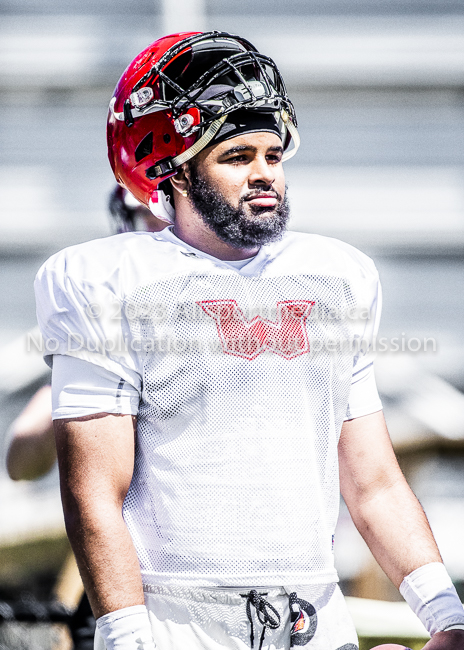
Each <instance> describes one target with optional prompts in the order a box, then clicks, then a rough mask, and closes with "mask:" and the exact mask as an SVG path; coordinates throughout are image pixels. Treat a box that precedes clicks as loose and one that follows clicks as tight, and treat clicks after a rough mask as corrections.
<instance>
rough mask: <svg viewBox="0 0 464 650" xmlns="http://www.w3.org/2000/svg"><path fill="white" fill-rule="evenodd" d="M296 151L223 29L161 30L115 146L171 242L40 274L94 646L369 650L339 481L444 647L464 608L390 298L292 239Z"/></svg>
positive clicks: (456, 634)
mask: <svg viewBox="0 0 464 650" xmlns="http://www.w3.org/2000/svg"><path fill="white" fill-rule="evenodd" d="M298 144H299V138H298V131H297V122H296V117H295V111H294V108H293V105H292V102H291V101H290V98H289V97H288V95H287V92H286V89H285V85H284V82H283V80H282V77H281V75H280V73H279V71H278V69H277V67H276V65H275V63H274V62H273V61H272V60H271V59H270V58H268V57H266V56H264V55H262V54H260V53H259V52H258V51H257V50H256V49H255V48H254V46H253V45H251V43H249V42H248V41H247V40H245V39H243V38H240V37H238V36H232V35H230V34H228V33H223V32H208V33H183V34H174V35H171V36H167V37H165V38H162V39H160V40H158V41H156V42H155V43H153V44H151V45H150V46H149V47H148V48H146V49H145V50H144V51H143V52H141V53H140V54H139V55H138V56H137V57H136V58H135V59H134V61H133V62H132V63H131V64H130V65H129V66H128V68H127V69H126V71H125V72H124V74H123V75H122V77H121V79H120V81H119V83H118V84H117V86H116V89H115V92H114V96H113V98H112V100H111V102H110V109H109V117H108V150H109V157H110V163H111V166H112V168H113V171H114V174H115V177H116V180H117V181H118V183H119V184H120V185H121V186H122V187H124V188H125V189H127V190H128V191H130V193H131V194H132V195H133V196H134V197H135V198H136V199H137V200H138V201H139V202H141V203H142V204H144V205H146V206H147V207H148V208H149V209H150V210H151V212H152V213H153V214H154V215H156V217H158V218H160V219H162V220H163V221H166V222H168V223H170V224H171V225H170V226H168V227H167V228H165V229H164V230H163V231H162V232H160V233H154V234H151V233H140V232H139V233H126V234H121V235H117V236H115V237H110V238H106V239H104V240H97V241H93V242H88V243H86V244H81V245H79V246H75V247H72V248H69V249H67V250H65V251H62V252H61V253H59V254H57V255H55V256H53V257H52V258H51V259H50V260H49V261H48V262H47V263H46V264H45V265H44V266H43V267H42V269H41V270H40V271H39V273H38V276H37V280H36V293H37V306H38V316H39V322H40V325H41V328H42V332H43V336H44V340H45V347H46V359H47V361H48V363H49V364H50V365H52V366H53V379H52V384H53V386H52V392H53V413H54V419H55V432H56V440H57V450H58V459H59V465H60V475H61V489H62V499H63V506H64V512H65V520H66V526H67V530H68V534H69V537H70V539H71V543H72V545H73V549H74V552H75V554H76V557H77V561H78V564H79V568H80V571H81V574H82V577H83V581H84V584H85V586H86V590H87V592H88V595H89V599H90V601H91V604H92V608H93V611H94V614H95V616H96V618H97V619H98V620H97V635H96V647H97V648H104V647H106V648H107V650H110V649H111V650H113V649H124V650H130V649H131V650H135V649H136V648H138V649H140V648H143V649H145V650H149V649H152V648H154V647H155V644H156V645H157V646H158V647H159V648H160V649H162V650H167V649H170V650H171V649H177V648H179V649H180V648H182V649H184V648H188V649H189V650H194V649H198V650H199V649H200V648H202V649H207V650H213V649H215V650H219V648H236V649H240V648H243V649H245V648H250V647H251V648H254V647H255V646H256V647H257V648H259V649H261V648H262V647H263V646H267V647H271V646H272V647H274V648H276V649H280V648H289V647H290V646H295V645H299V646H307V647H308V650H355V649H356V648H357V647H358V645H357V637H356V632H355V630H354V627H353V624H352V622H351V620H350V617H349V615H348V612H347V609H346V606H345V603H344V599H343V597H342V594H341V592H340V590H339V588H338V585H337V583H338V578H337V573H336V570H335V567H334V561H333V543H334V530H335V524H336V521H337V515H338V502H339V487H341V491H342V494H343V497H344V499H345V501H346V503H347V505H348V508H349V510H350V513H351V516H352V518H353V521H354V522H355V524H356V526H357V527H358V530H359V531H360V532H361V534H362V535H363V537H364V539H365V540H366V542H367V543H368V545H369V547H370V549H371V550H372V552H373V554H374V556H375V557H376V559H377V560H378V562H379V564H380V565H381V566H382V568H383V569H384V570H385V572H386V573H387V575H388V576H389V577H390V578H391V580H392V581H393V583H394V584H395V585H396V586H397V587H399V588H400V590H401V592H402V594H403V595H404V597H405V598H406V600H407V601H408V602H409V604H410V605H411V606H412V608H413V609H414V611H415V612H416V613H417V614H418V616H419V617H420V619H421V620H422V621H423V623H424V625H425V626H426V627H427V629H428V631H429V632H430V634H431V635H432V639H431V640H430V642H429V643H428V644H427V646H426V647H427V650H439V649H443V650H444V649H447V650H455V649H457V648H462V647H463V644H464V610H463V607H462V605H461V603H460V601H459V598H458V596H457V594H456V591H455V589H454V587H453V585H452V583H451V580H450V578H449V576H448V574H447V572H446V569H445V567H444V566H443V564H442V561H441V557H440V554H439V552H438V549H437V546H436V544H435V541H434V538H433V536H432V533H431V531H430V528H429V526H428V523H427V519H426V517H425V515H424V512H423V511H422V509H421V507H420V505H419V503H418V501H417V500H416V498H415V497H414V495H413V494H412V492H411V490H410V489H409V487H408V485H407V483H406V481H405V479H404V477H403V475H402V473H401V471H400V469H399V467H398V464H397V462H396V459H395V455H394V453H393V450H392V447H391V443H390V439H389V436H388V432H387V429H386V426H385V422H384V419H383V415H382V410H381V403H380V401H379V398H378V394H377V391H376V387H375V380H374V375H373V368H372V351H373V347H374V341H375V335H376V331H377V327H378V320H379V316H380V288H379V280H378V275H377V271H376V269H375V266H374V264H373V263H372V261H371V260H370V259H369V258H367V257H366V256H365V255H363V254H362V253H361V252H359V251H358V250H356V249H354V248H352V247H351V246H349V245H347V244H344V243H342V242H339V241H336V240H333V239H328V238H324V237H320V236H314V235H308V234H297V233H287V232H286V225H287V220H288V216H289V206H288V202H287V198H286V187H285V177H284V170H283V162H284V161H285V160H287V159H288V158H289V157H290V156H291V155H293V154H294V153H295V152H296V150H297V148H298Z"/></svg>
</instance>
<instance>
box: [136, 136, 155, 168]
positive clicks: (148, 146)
mask: <svg viewBox="0 0 464 650" xmlns="http://www.w3.org/2000/svg"><path fill="white" fill-rule="evenodd" d="M152 151H153V132H150V133H149V134H148V135H146V136H145V137H144V139H143V140H142V142H140V144H139V145H138V146H137V148H136V150H135V161H136V162H140V161H141V160H142V158H145V156H149V155H150V154H151V152H152Z"/></svg>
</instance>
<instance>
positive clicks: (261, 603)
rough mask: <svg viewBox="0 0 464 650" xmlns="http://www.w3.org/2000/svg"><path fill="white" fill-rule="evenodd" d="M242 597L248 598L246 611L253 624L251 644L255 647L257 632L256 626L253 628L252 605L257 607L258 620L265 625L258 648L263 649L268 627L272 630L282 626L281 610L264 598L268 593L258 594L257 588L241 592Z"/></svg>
mask: <svg viewBox="0 0 464 650" xmlns="http://www.w3.org/2000/svg"><path fill="white" fill-rule="evenodd" d="M241 596H242V598H246V599H247V601H246V613H247V617H248V620H249V621H250V625H251V631H250V646H251V648H252V649H253V648H254V642H255V634H254V628H253V618H252V616H251V606H252V605H253V607H254V608H255V609H256V615H257V617H258V621H259V622H260V623H261V625H262V626H263V629H262V630H261V637H260V640H259V646H258V650H261V649H262V647H263V641H264V635H265V633H266V628H267V627H268V628H269V629H271V630H275V629H277V628H278V627H279V626H280V614H279V612H278V611H277V610H276V609H275V607H273V606H272V605H271V603H269V602H268V601H267V600H265V599H264V598H263V596H267V593H265V594H258V592H257V591H256V589H252V590H251V591H250V592H249V593H248V594H241Z"/></svg>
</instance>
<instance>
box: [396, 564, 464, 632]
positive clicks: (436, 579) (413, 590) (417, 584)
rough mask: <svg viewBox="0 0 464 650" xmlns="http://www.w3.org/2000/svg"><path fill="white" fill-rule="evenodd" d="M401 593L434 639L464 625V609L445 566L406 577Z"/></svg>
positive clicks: (429, 567)
mask: <svg viewBox="0 0 464 650" xmlns="http://www.w3.org/2000/svg"><path fill="white" fill-rule="evenodd" d="M400 593H401V595H402V596H403V598H404V599H405V601H406V602H407V603H408V605H409V606H410V607H411V609H412V610H413V611H414V613H415V614H416V615H417V616H418V617H419V618H420V620H421V621H422V623H423V625H424V626H425V628H426V630H427V632H428V633H429V634H430V636H433V635H434V634H435V633H436V632H441V631H443V630H445V629H449V628H451V627H452V626H455V625H464V608H463V606H462V603H461V601H460V600H459V596H458V594H457V592H456V589H455V588H454V585H453V583H452V582H451V578H450V577H449V575H448V572H447V570H446V569H445V567H444V565H443V564H442V563H441V562H432V563H430V564H425V565H424V566H421V567H419V568H418V569H416V570H415V571H413V572H412V573H410V574H409V575H408V576H406V577H405V578H404V580H403V582H402V583H401V585H400Z"/></svg>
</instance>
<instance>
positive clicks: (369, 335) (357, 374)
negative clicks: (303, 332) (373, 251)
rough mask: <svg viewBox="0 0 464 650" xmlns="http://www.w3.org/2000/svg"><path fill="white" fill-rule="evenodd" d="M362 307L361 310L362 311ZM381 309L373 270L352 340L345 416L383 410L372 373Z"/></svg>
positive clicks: (376, 279)
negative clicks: (350, 369)
mask: <svg viewBox="0 0 464 650" xmlns="http://www.w3.org/2000/svg"><path fill="white" fill-rule="evenodd" d="M363 310H364V311H363ZM381 312H382V288H381V284H380V280H379V277H378V274H377V271H376V270H375V275H374V277H373V279H372V280H371V281H370V282H369V284H368V290H367V291H366V295H365V297H364V298H363V303H362V307H361V312H360V314H359V317H360V318H359V325H358V328H357V334H356V338H355V341H354V352H355V354H354V358H353V373H352V378H351V388H350V395H349V399H348V406H347V410H346V416H345V420H352V419H354V418H358V417H362V416H363V415H369V414H371V413H375V412H376V411H380V410H382V402H381V401H380V397H379V394H378V391H377V385H376V382H375V375H374V357H375V349H376V338H377V334H378V331H379V325H380V316H381Z"/></svg>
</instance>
